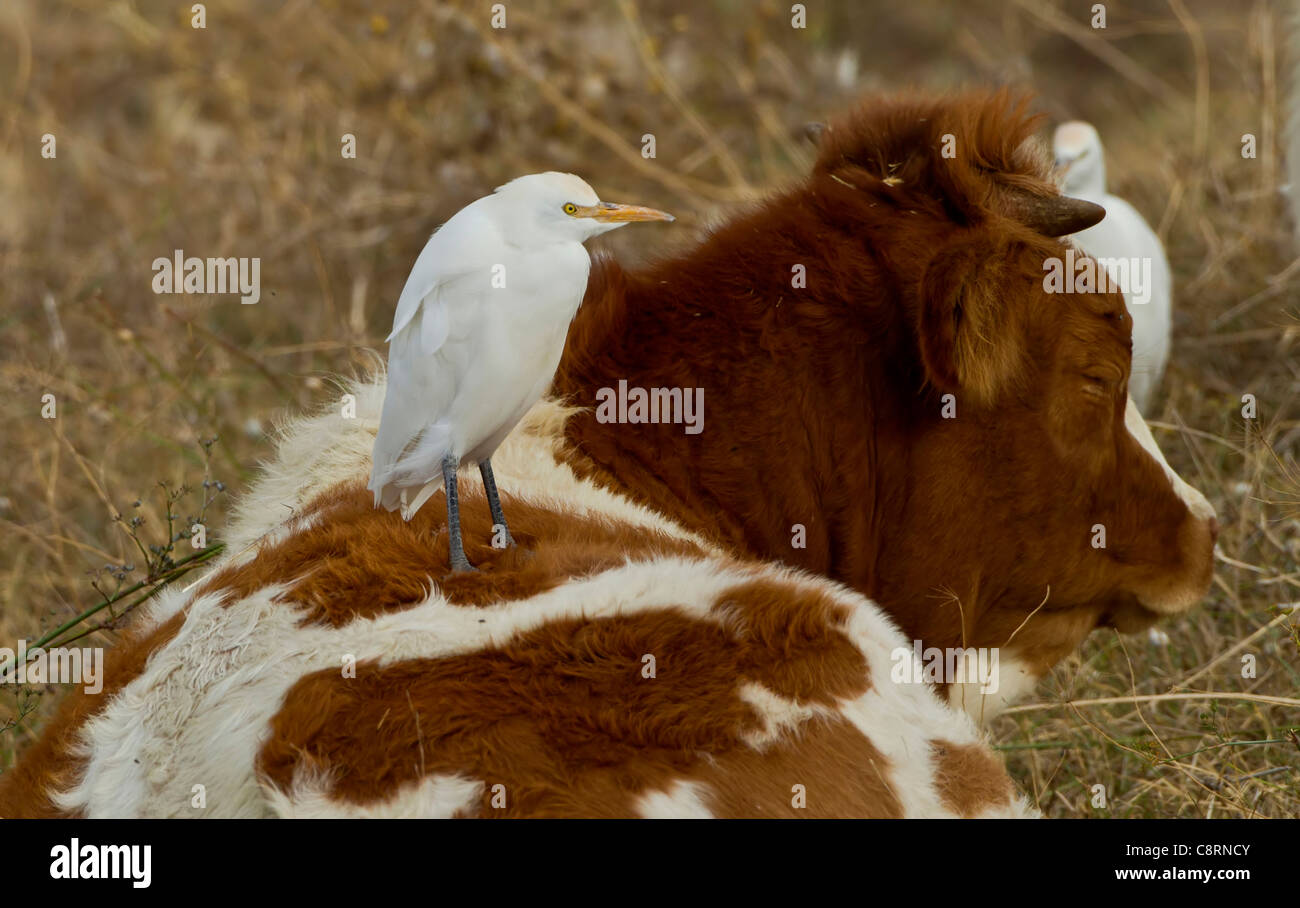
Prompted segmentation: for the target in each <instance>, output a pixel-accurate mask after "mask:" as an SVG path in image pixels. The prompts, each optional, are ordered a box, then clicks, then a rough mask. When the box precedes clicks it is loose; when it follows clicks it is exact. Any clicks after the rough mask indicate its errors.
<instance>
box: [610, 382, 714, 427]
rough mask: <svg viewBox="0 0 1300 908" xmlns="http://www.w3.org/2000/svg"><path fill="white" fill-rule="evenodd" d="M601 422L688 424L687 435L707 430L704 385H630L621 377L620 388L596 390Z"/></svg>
mask: <svg viewBox="0 0 1300 908" xmlns="http://www.w3.org/2000/svg"><path fill="white" fill-rule="evenodd" d="M596 422H598V423H602V424H604V423H676V424H678V425H682V424H685V426H686V428H685V430H684V431H685V432H686V434H687V435H699V434H700V433H701V432H703V431H704V389H703V388H649V389H646V388H629V387H628V386H627V379H619V382H618V388H617V389H614V388H601V389H599V390H598V391H597V392H596Z"/></svg>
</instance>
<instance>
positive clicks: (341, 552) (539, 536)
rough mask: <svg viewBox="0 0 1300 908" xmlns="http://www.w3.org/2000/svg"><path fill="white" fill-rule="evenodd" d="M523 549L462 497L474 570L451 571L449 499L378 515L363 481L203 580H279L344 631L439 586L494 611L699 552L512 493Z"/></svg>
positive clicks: (230, 592) (244, 584) (318, 503)
mask: <svg viewBox="0 0 1300 908" xmlns="http://www.w3.org/2000/svg"><path fill="white" fill-rule="evenodd" d="M504 500H505V502H506V504H505V507H507V508H508V509H509V511H508V513H509V515H510V525H511V532H512V534H513V535H514V537H515V539H516V541H517V542H518V546H517V547H516V548H513V549H504V550H502V549H494V548H492V546H491V539H492V520H491V517H490V515H489V511H488V506H487V499H486V498H485V497H484V496H483V494H482V492H475V493H467V494H464V495H462V497H461V530H462V535H463V537H464V541H465V550H466V552H467V553H468V554H469V556H470V558H471V559H473V561H474V563H475V564H476V565H477V566H478V567H479V572H478V573H476V574H454V573H451V571H450V565H449V562H448V555H447V551H448V550H447V519H446V499H445V497H444V495H443V493H442V492H439V493H438V494H437V495H435V496H434V497H433V498H431V499H430V500H429V501H428V502H427V503H426V504H425V506H424V507H423V508H422V509H421V510H420V511H419V513H417V514H416V515H415V517H414V518H413V519H412V520H411V521H410V522H406V521H403V520H402V519H401V518H400V517H397V516H396V515H394V514H392V513H390V512H388V511H383V510H376V509H375V507H374V504H373V501H374V499H373V497H372V496H371V494H370V492H369V491H367V490H366V488H365V485H364V483H362V482H361V481H357V482H354V483H347V484H343V485H339V486H336V487H334V488H332V489H330V490H329V491H327V492H325V493H323V494H322V495H320V496H318V497H317V498H316V499H314V500H313V501H312V502H311V503H310V504H309V505H308V506H307V507H306V508H305V511H306V512H307V513H310V514H313V515H315V522H314V523H313V524H312V525H311V526H310V527H309V528H308V529H305V530H298V531H295V532H292V533H290V534H289V535H288V536H287V537H286V538H285V539H283V540H282V541H279V542H273V543H269V544H264V545H263V546H262V547H261V548H260V549H259V550H258V551H257V553H256V555H255V556H254V557H253V558H251V559H249V560H246V561H244V562H242V563H240V564H236V565H234V566H231V567H227V568H225V569H223V570H221V571H219V572H217V573H216V574H214V575H213V576H212V577H211V578H209V579H208V580H207V581H205V582H204V583H203V585H202V586H201V587H199V589H198V592H199V594H203V593H209V592H220V593H221V595H222V596H223V597H224V598H225V599H226V601H227V602H233V601H237V600H239V599H242V598H243V597H245V596H248V595H250V594H252V593H253V592H255V591H257V590H259V589H263V588H265V587H268V586H271V585H272V584H277V583H282V584H287V586H288V589H287V590H286V591H285V592H284V593H283V594H281V596H280V600H281V601H285V602H293V603H295V604H297V605H299V606H301V607H303V608H304V610H305V614H304V616H303V621H304V622H305V623H317V624H327V625H330V626H332V627H341V626H342V625H344V624H346V623H348V622H349V621H353V620H355V619H357V618H373V617H374V616H376V615H381V614H383V613H385V612H390V611H397V610H401V609H405V608H410V607H411V606H413V605H416V604H418V603H419V602H421V601H423V600H424V599H425V598H426V597H428V595H429V593H430V590H431V589H432V588H433V587H437V589H438V590H439V591H440V592H441V593H442V594H443V595H444V596H446V597H447V599H448V600H449V601H451V602H453V603H455V604H456V605H487V604H489V603H493V602H501V601H505V600H511V599H523V598H527V597H529V596H534V595H536V594H537V593H541V592H545V591H546V590H548V589H552V588H554V587H555V586H557V585H559V584H560V583H563V582H564V581H565V580H566V579H568V578H570V577H580V576H583V575H586V574H592V573H597V572H599V571H603V570H607V569H609V568H611V567H615V566H617V565H620V564H623V563H624V562H625V561H627V560H628V559H632V560H647V559H651V558H656V557H661V556H665V555H676V556H687V557H697V558H698V557H703V554H704V553H703V552H702V551H701V550H700V548H699V547H698V546H696V545H694V544H692V543H689V542H684V541H681V540H678V539H672V538H670V537H668V536H665V535H663V534H656V533H653V532H651V531H649V530H645V529H642V528H640V527H632V526H628V525H626V524H622V523H619V522H618V521H614V520H607V519H602V518H598V517H581V516H578V515H575V514H568V513H558V512H556V511H553V510H550V509H548V508H545V507H541V506H538V505H535V504H532V503H530V502H527V501H522V500H516V499H512V498H511V497H510V496H509V495H506V496H504Z"/></svg>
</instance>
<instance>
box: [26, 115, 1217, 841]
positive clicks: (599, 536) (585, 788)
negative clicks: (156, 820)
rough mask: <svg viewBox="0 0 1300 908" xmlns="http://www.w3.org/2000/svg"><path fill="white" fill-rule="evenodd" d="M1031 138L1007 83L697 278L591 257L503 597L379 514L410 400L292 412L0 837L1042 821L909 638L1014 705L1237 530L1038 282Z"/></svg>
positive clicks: (832, 176)
mask: <svg viewBox="0 0 1300 908" xmlns="http://www.w3.org/2000/svg"><path fill="white" fill-rule="evenodd" d="M1032 128H1033V121H1032V120H1031V119H1029V118H1027V117H1025V116H1024V115H1023V114H1022V113H1021V112H1020V111H1019V110H1018V109H1013V108H1011V107H1010V106H1009V105H1008V103H1007V101H1006V100H1005V98H1003V97H1001V96H991V97H990V96H966V97H961V98H956V99H949V100H907V99H904V100H899V101H887V102H878V103H874V104H869V105H867V106H864V107H863V108H861V109H860V110H858V111H856V112H854V113H853V114H852V115H850V116H849V117H846V118H844V119H842V120H841V121H839V122H836V123H834V124H832V126H831V127H830V129H829V130H827V131H826V132H825V133H824V134H823V138H822V146H821V150H820V155H819V160H818V163H817V165H816V167H815V168H814V171H813V174H812V175H811V177H809V178H808V180H807V181H805V183H803V184H802V185H800V186H799V187H797V188H795V189H793V190H791V191H790V192H787V193H785V194H783V195H780V196H777V197H775V198H774V199H772V200H770V201H768V202H766V203H764V204H763V205H761V206H760V207H758V208H757V209H755V210H754V211H752V212H750V213H748V214H745V215H742V216H740V217H738V218H736V219H734V220H733V221H731V222H730V223H729V224H727V225H726V226H725V227H723V228H721V229H720V230H718V231H717V232H715V233H714V234H713V235H712V236H710V237H708V238H707V239H706V240H704V241H703V242H702V243H701V244H699V246H698V247H696V248H695V249H693V250H691V251H690V252H688V253H687V254H685V255H683V256H680V257H678V258H676V259H673V260H671V261H667V262H664V263H662V264H660V265H656V266H653V267H650V268H648V269H646V270H643V271H639V272H626V271H624V270H622V269H620V268H618V267H617V266H616V265H614V264H613V263H612V262H609V261H602V262H600V263H598V266H597V267H596V268H595V270H594V271H593V275H592V281H591V285H590V287H589V292H588V299H587V301H586V303H585V305H584V308H583V310H581V312H580V314H579V317H578V319H577V321H576V322H575V324H574V326H573V329H572V330H571V332H570V338H569V349H568V351H567V353H566V357H565V360H564V362H563V364H562V366H561V371H560V374H559V375H558V376H557V381H556V391H557V392H558V394H559V395H560V396H562V397H565V398H567V400H568V403H569V404H572V405H574V407H571V408H568V409H566V408H565V407H563V406H561V405H560V404H558V403H555V402H544V403H542V404H540V405H539V406H538V407H537V408H536V409H535V410H534V411H533V413H531V414H530V416H529V418H528V420H526V422H525V423H524V424H523V425H521V426H520V427H519V428H518V429H517V430H516V432H515V433H514V434H513V435H512V436H511V438H510V439H509V440H508V441H507V443H506V445H505V447H504V448H503V449H502V451H501V452H499V453H498V454H497V455H496V456H495V457H494V460H493V462H494V466H495V467H496V472H497V478H498V481H499V484H500V487H501V489H502V492H503V494H504V495H505V496H506V497H507V498H509V499H510V501H509V502H508V513H509V514H510V516H511V531H512V533H513V535H514V536H515V538H516V539H518V540H519V541H520V543H521V546H520V548H519V549H512V550H507V551H497V550H494V549H492V548H490V547H489V546H488V545H487V540H489V539H490V538H491V536H492V533H491V530H490V527H489V525H488V524H489V517H488V513H487V507H486V503H485V501H484V500H483V496H482V491H481V486H476V485H475V484H474V481H473V480H472V479H471V478H470V477H468V476H467V477H466V478H465V480H464V486H465V489H464V492H463V496H462V497H463V501H462V519H463V520H464V521H465V540H466V544H467V550H468V551H467V554H468V555H469V557H470V559H471V560H472V561H473V562H474V563H475V564H477V565H479V566H480V568H481V569H482V570H481V571H480V572H479V573H477V574H472V575H458V574H450V573H448V566H447V546H446V526H445V520H444V519H443V518H442V516H441V514H442V510H441V508H442V504H441V502H439V501H437V500H435V501H433V502H430V503H429V505H428V506H427V507H426V508H424V509H423V510H422V511H421V512H420V513H419V514H418V515H417V516H416V518H415V519H414V520H413V521H411V522H410V523H403V522H402V521H401V520H400V519H399V518H397V517H396V516H395V515H393V514H390V513H387V512H380V511H375V510H374V509H373V508H372V507H371V502H370V498H369V496H368V495H367V493H366V491H365V487H364V486H365V476H366V474H367V471H368V469H369V454H370V446H371V444H372V443H373V437H374V431H375V428H376V424H377V420H378V414H379V406H380V400H381V399H382V394H383V385H382V383H379V384H370V385H361V386H358V387H357V388H355V389H354V392H353V393H355V394H356V395H357V398H358V402H357V415H356V418H354V419H344V418H343V417H342V416H341V415H339V414H338V413H336V412H331V413H327V414H325V415H323V416H319V417H316V418H313V419H309V420H304V421H301V422H300V423H298V424H297V425H296V426H295V427H293V428H291V429H290V430H289V432H288V433H287V434H286V436H285V438H284V440H283V442H282V443H281V446H280V449H279V452H278V456H277V458H276V460H275V461H274V462H273V463H272V464H271V465H270V466H269V467H268V470H267V474H266V475H265V476H264V477H263V478H262V479H261V480H259V481H258V482H257V483H256V484H255V485H254V487H253V488H252V490H251V491H250V493H249V495H248V497H247V498H246V499H245V500H244V502H243V505H242V507H241V510H240V512H239V514H238V515H237V518H236V519H235V521H234V522H233V525H232V527H231V528H230V529H229V531H228V533H227V539H228V541H229V549H228V554H227V555H225V556H223V560H222V562H221V563H220V564H219V565H218V566H217V567H216V568H215V569H214V571H213V572H212V573H211V574H210V575H209V576H207V577H206V578H204V580H203V581H202V582H201V583H199V584H198V585H196V586H195V587H194V588H193V589H191V590H188V591H186V590H179V589H177V590H171V591H168V592H167V593H166V594H164V595H163V596H162V597H160V598H159V599H158V600H157V601H156V602H155V603H154V604H153V605H152V607H151V611H150V612H149V613H148V614H147V615H146V616H144V617H143V618H142V619H141V620H140V621H139V623H138V625H137V629H136V636H135V638H134V639H133V640H132V641H131V642H129V643H127V644H124V645H122V646H120V647H118V648H117V650H116V651H115V652H114V653H113V654H111V658H110V662H109V665H108V667H107V671H106V680H105V686H104V691H103V692H102V693H101V694H100V695H98V696H87V695H80V694H78V695H74V696H73V697H70V698H69V699H68V700H67V701H66V702H65V703H64V705H63V707H62V709H61V711H60V713H59V715H58V716H56V717H55V718H53V719H52V720H51V721H50V723H49V724H48V726H47V729H46V730H45V732H44V734H43V736H42V738H41V740H40V741H39V742H38V743H37V744H36V745H35V746H34V747H33V748H32V750H31V751H30V752H29V753H28V754H27V755H26V756H25V758H24V760H23V761H22V762H21V763H20V764H19V765H18V766H17V767H16V768H15V769H14V770H12V771H11V772H9V773H7V774H6V775H5V776H3V777H0V815H9V816H12V815H34V814H35V815H41V814H50V813H58V812H67V813H76V814H86V815H92V816H190V815H215V816H264V815H273V814H278V815H281V816H309V815H315V816H320V815H369V816H412V815H417V816H493V815H504V816H1025V815H1030V814H1032V810H1031V809H1030V808H1028V807H1027V806H1026V805H1025V804H1024V802H1023V800H1022V799H1021V798H1020V797H1019V796H1018V795H1017V794H1016V793H1015V792H1014V789H1013V787H1012V786H1011V783H1010V781H1009V779H1008V778H1007V776H1006V774H1005V772H1004V771H1003V770H1002V768H1001V765H1000V763H999V761H998V760H997V758H996V757H995V756H994V755H993V754H992V752H991V751H990V750H989V749H988V748H987V746H986V745H985V744H984V743H983V742H982V740H981V738H980V735H979V732H978V730H977V728H976V726H975V725H974V724H973V722H972V720H971V719H970V718H969V717H968V716H966V715H965V714H963V713H962V712H960V711H959V710H957V709H954V708H953V707H951V706H949V705H948V704H946V703H945V702H943V700H941V699H940V697H939V696H937V695H936V691H935V689H934V688H932V687H930V686H928V685H926V684H924V683H912V682H900V681H899V680H898V677H897V675H896V674H895V672H896V670H897V669H898V668H899V666H900V664H902V663H901V662H900V653H903V654H906V653H909V652H910V651H911V649H912V644H913V642H914V641H916V640H921V641H924V644H925V645H926V646H937V647H958V646H963V645H964V646H966V647H972V648H974V647H984V648H988V649H997V650H1002V651H1004V655H1003V657H1002V660H1001V661H1002V671H1001V676H1000V678H999V685H998V691H997V693H996V694H992V692H990V693H991V696H992V698H993V700H992V702H989V703H985V702H984V699H985V698H982V697H981V696H980V695H979V693H978V691H977V686H976V685H974V684H968V685H956V684H954V685H951V686H950V695H952V696H955V697H957V698H958V699H960V700H961V702H962V704H963V705H964V706H965V708H966V709H967V710H968V711H970V712H973V713H976V714H987V712H989V711H990V709H992V708H996V706H997V705H998V704H1000V703H1001V702H1003V701H1005V700H1006V699H1008V698H1009V697H1012V696H1014V695H1015V694H1017V693H1019V692H1021V691H1023V690H1024V689H1025V688H1026V687H1027V686H1028V685H1029V684H1031V683H1032V681H1033V679H1034V678H1036V677H1038V676H1040V675H1041V674H1042V673H1043V672H1045V671H1046V669H1047V668H1048V667H1049V666H1050V665H1051V664H1052V663H1053V662H1055V661H1056V660H1058V659H1059V658H1060V657H1061V656H1063V655H1064V654H1065V653H1067V652H1069V651H1070V650H1071V649H1072V648H1073V647H1074V646H1076V645H1077V644H1078V642H1079V641H1080V640H1081V639H1082V638H1083V637H1084V636H1085V635H1086V634H1087V633H1088V632H1089V631H1090V630H1091V629H1093V628H1094V627H1096V626H1097V625H1098V624H1103V623H1110V624H1115V625H1117V626H1120V627H1122V628H1129V627H1138V626H1142V625H1143V624H1145V623H1149V622H1150V621H1152V620H1155V618H1156V617H1158V616H1159V615H1165V614H1174V613H1177V612H1180V611H1182V610H1184V609H1186V608H1188V607H1190V606H1191V605H1192V604H1193V603H1194V602H1195V601H1196V600H1197V599H1198V598H1199V597H1200V596H1201V595H1202V594H1203V592H1204V590H1205V587H1206V584H1207V583H1208V579H1209V572H1210V569H1211V548H1212V545H1213V539H1214V535H1215V532H1216V527H1215V524H1214V519H1213V512H1212V511H1211V510H1210V508H1209V506H1208V504H1207V503H1206V502H1205V500H1204V499H1203V498H1202V497H1201V496H1200V495H1199V494H1197V493H1196V492H1194V491H1193V490H1191V489H1190V488H1189V487H1187V486H1186V485H1185V484H1184V483H1183V482H1182V481H1181V480H1180V479H1178V477H1177V476H1175V475H1174V474H1173V473H1172V471H1171V470H1169V468H1168V467H1167V465H1165V463H1164V460H1163V458H1162V457H1161V456H1160V454H1159V451H1158V449H1157V448H1156V446H1155V444H1154V442H1153V441H1152V439H1151V436H1150V433H1149V432H1148V431H1147V429H1146V427H1145V425H1144V424H1143V423H1142V421H1141V419H1140V418H1139V417H1138V416H1137V413H1136V410H1135V409H1134V408H1133V407H1132V406H1131V405H1130V404H1128V403H1127V395H1126V380H1127V374H1128V362H1129V349H1128V346H1129V344H1128V332H1129V320H1128V318H1127V316H1126V313H1125V311H1124V304H1123V300H1122V298H1121V297H1120V296H1119V295H1118V294H1102V293H1079V294H1049V293H1047V292H1045V291H1044V289H1043V287H1044V284H1043V264H1044V261H1045V260H1046V259H1049V258H1050V257H1052V256H1059V255H1062V254H1063V252H1064V249H1065V247H1064V246H1063V245H1062V244H1061V243H1060V242H1059V241H1057V240H1054V239H1051V238H1050V237H1047V236H1045V235H1043V233H1042V232H1041V231H1042V229H1043V226H1042V225H1043V224H1044V223H1045V221H1044V216H1043V211H1044V210H1045V207H1046V208H1050V207H1051V206H1052V205H1053V204H1054V202H1053V200H1052V197H1053V195H1054V190H1053V189H1052V187H1051V184H1050V182H1049V180H1048V176H1049V175H1048V173H1047V165H1046V161H1045V159H1044V157H1043V156H1042V155H1041V153H1040V152H1038V151H1037V150H1036V149H1035V147H1034V146H1033V145H1032V144H1030V143H1028V142H1027V141H1026V140H1028V138H1029V136H1030V133H1031V131H1032ZM949 136H951V137H952V139H953V141H952V142H949V140H948V138H947V137H949ZM948 145H953V146H954V147H955V149H956V156H955V157H947V156H945V155H943V154H941V153H940V149H941V148H943V147H945V146H948ZM1049 220H1050V218H1049ZM1031 223H1032V224H1036V225H1038V228H1037V229H1035V228H1034V227H1031V226H1028V225H1029V224H1031ZM1058 226H1059V225H1058ZM1049 232H1050V231H1049ZM796 266H802V271H801V272H800V269H798V268H797V267H796ZM793 273H801V274H802V275H803V276H804V277H805V278H806V285H805V286H798V287H796V286H792V283H791V275H792V274H793ZM620 381H624V382H627V384H628V386H630V387H634V388H644V389H651V388H666V389H678V390H679V391H684V390H685V389H694V388H702V389H704V400H705V411H704V417H705V422H704V425H703V431H701V432H700V433H698V434H688V433H686V432H684V431H683V429H684V426H683V425H682V424H680V423H671V422H670V423H667V424H642V423H632V424H627V423H622V424H609V423H607V422H603V421H602V420H601V418H599V414H600V413H601V410H600V409H599V408H598V407H597V402H598V401H601V400H606V401H607V400H608V394H607V393H605V392H604V390H603V389H612V388H616V387H619V383H620ZM944 395H951V396H950V397H945V396H944ZM668 396H669V395H664V397H665V398H667V397H668ZM679 397H680V395H679ZM954 407H955V411H954V409H953V408H954ZM439 494H441V493H439ZM286 514H287V515H289V516H288V518H287V519H286V516H285V515H286ZM799 527H802V532H803V533H804V534H805V535H806V540H807V544H806V547H802V548H801V547H798V546H797V545H792V542H793V541H794V540H797V539H798V538H799V532H800V530H799ZM1099 527H1100V528H1101V529H1102V531H1103V534H1104V538H1105V547H1104V548H1099V547H1096V546H1095V542H1096V541H1097V540H1098V539H1099V535H1098V528H1099ZM777 562H785V563H786V565H789V566H786V565H780V564H777ZM800 568H802V570H801V569H800ZM864 594H865V595H864ZM866 596H870V597H871V599H868V598H866ZM872 600H874V601H872ZM900 628H901V632H900ZM909 658H911V657H907V656H904V657H903V661H904V662H906V661H907V659H909ZM912 667H913V668H915V667H916V666H915V665H912ZM915 675H916V673H913V677H915ZM942 680H952V679H942ZM953 692H956V693H955V694H953Z"/></svg>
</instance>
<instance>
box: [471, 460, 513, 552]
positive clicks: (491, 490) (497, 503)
mask: <svg viewBox="0 0 1300 908" xmlns="http://www.w3.org/2000/svg"><path fill="white" fill-rule="evenodd" d="M478 471H479V473H481V474H482V476H483V488H484V489H485V490H486V491H487V500H488V508H489V509H491V511H492V534H493V536H494V537H495V535H496V532H497V529H496V528H497V527H498V526H499V527H501V530H502V531H503V532H504V533H505V537H506V538H505V545H504V546H502V548H507V549H508V548H510V547H511V546H513V545H514V544H515V539H514V537H513V536H511V535H510V527H508V526H506V515H505V512H504V511H502V510H501V498H500V497H499V496H498V495H497V480H496V477H495V476H493V475H492V459H491V458H488V457H485V458H483V459H482V460H480V461H479V462H478ZM495 544H496V543H495V539H494V541H493V545H495Z"/></svg>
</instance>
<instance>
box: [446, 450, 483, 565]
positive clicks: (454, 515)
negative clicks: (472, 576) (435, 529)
mask: <svg viewBox="0 0 1300 908" xmlns="http://www.w3.org/2000/svg"><path fill="white" fill-rule="evenodd" d="M457 466H459V460H458V459H457V458H456V457H455V455H452V454H448V455H447V456H446V457H444V458H443V459H442V481H443V485H445V486H446V489H447V529H448V531H449V532H450V535H451V539H450V541H449V543H448V545H449V546H450V548H451V569H452V570H453V571H472V570H475V568H474V565H472V564H470V563H469V559H468V558H466V557H465V544H464V543H463V542H462V541H461V538H460V502H459V500H458V496H457V489H456V467H457Z"/></svg>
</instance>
